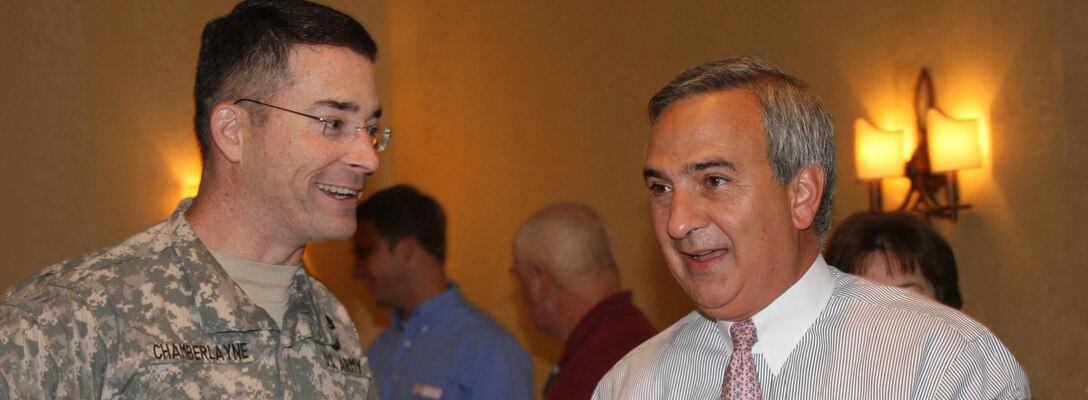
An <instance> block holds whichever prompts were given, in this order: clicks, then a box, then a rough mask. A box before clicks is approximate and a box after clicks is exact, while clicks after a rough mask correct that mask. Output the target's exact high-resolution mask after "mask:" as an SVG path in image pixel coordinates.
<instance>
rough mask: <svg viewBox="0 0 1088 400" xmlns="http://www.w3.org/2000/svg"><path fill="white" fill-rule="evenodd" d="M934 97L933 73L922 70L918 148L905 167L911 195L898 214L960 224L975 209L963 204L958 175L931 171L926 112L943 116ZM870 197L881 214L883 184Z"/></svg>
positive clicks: (917, 94)
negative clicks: (964, 214)
mask: <svg viewBox="0 0 1088 400" xmlns="http://www.w3.org/2000/svg"><path fill="white" fill-rule="evenodd" d="M934 97H935V94H934V90H933V81H932V80H931V79H930V77H929V71H927V70H925V69H922V72H921V73H920V74H919V75H918V83H917V84H916V85H915V87H914V113H915V122H916V126H915V127H916V129H917V130H916V132H918V147H917V148H916V149H915V150H914V154H913V155H912V156H911V158H910V161H908V162H907V164H906V166H905V167H904V168H905V169H904V172H905V175H906V177H907V178H909V179H910V191H908V192H907V196H906V198H904V199H903V203H902V204H900V205H899V209H898V210H899V211H907V212H911V213H915V214H917V215H919V216H923V217H925V218H926V220H929V219H931V218H934V217H936V218H946V219H949V220H951V221H952V222H956V221H957V220H958V219H959V212H960V210H965V209H969V208H971V205H970V204H961V203H960V202H959V201H960V199H959V182H958V179H957V178H956V171H950V172H946V173H934V172H932V168H931V167H930V165H931V164H930V160H929V133H928V126H927V121H926V111H927V110H929V109H931V108H932V109H936V110H937V111H938V112H941V111H940V109H939V108H937V104H936V101H935V100H934ZM941 113H942V114H943V112H941ZM942 194H943V195H942ZM869 196H870V197H869V199H870V208H872V209H873V210H874V211H879V210H880V209H881V205H882V204H883V203H882V199H881V195H880V181H879V180H878V181H875V182H870V186H869Z"/></svg>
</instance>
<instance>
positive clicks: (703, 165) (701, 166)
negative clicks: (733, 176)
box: [684, 159, 737, 172]
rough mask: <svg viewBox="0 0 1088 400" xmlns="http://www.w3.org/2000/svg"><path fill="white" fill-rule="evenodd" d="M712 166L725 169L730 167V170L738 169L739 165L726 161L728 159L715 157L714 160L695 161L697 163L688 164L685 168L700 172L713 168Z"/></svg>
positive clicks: (689, 170)
mask: <svg viewBox="0 0 1088 400" xmlns="http://www.w3.org/2000/svg"><path fill="white" fill-rule="evenodd" d="M712 168H725V169H728V170H732V171H736V170H737V165H736V164H733V163H731V162H729V161H726V160H722V159H714V160H709V161H703V162H698V163H695V164H691V165H688V166H687V168H684V169H685V170H686V171H688V172H699V171H705V170H708V169H712Z"/></svg>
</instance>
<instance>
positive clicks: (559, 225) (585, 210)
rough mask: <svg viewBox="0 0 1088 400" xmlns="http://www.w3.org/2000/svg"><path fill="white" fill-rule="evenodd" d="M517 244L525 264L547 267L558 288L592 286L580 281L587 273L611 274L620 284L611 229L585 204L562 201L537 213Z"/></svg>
mask: <svg viewBox="0 0 1088 400" xmlns="http://www.w3.org/2000/svg"><path fill="white" fill-rule="evenodd" d="M514 243H515V246H516V252H517V256H518V257H523V259H522V261H527V262H530V263H533V264H536V265H542V266H547V268H548V269H549V270H550V271H551V273H552V274H553V275H555V278H556V280H557V282H556V284H558V285H561V286H567V285H574V284H578V283H590V282H588V281H587V280H583V279H579V278H580V277H583V276H585V274H595V275H598V276H601V275H602V274H603V275H609V276H611V277H610V278H609V281H610V282H611V283H615V285H616V286H617V287H618V285H619V272H618V271H617V269H616V261H615V260H614V259H613V257H612V248H611V246H610V245H609V238H608V230H607V228H606V227H605V225H604V222H603V221H602V220H601V217H600V215H598V214H597V212H596V211H593V209H590V208H589V207H586V206H584V205H582V204H579V203H574V202H562V203H557V204H554V205H551V206H548V207H546V208H544V209H542V210H540V211H538V212H537V213H536V214H533V216H532V217H530V218H529V219H528V220H526V221H525V223H524V224H523V225H522V228H521V231H520V232H518V235H517V238H516V239H515V242H514ZM594 281H598V282H599V279H594ZM617 290H618V289H617Z"/></svg>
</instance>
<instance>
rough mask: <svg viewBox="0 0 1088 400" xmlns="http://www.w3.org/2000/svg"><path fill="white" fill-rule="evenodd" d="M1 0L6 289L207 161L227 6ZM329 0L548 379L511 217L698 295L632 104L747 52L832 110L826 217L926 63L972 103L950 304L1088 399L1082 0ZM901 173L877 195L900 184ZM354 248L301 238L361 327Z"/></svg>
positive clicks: (642, 286) (416, 168) (159, 213)
mask: <svg viewBox="0 0 1088 400" xmlns="http://www.w3.org/2000/svg"><path fill="white" fill-rule="evenodd" d="M0 1H2V2H3V4H2V7H0V8H3V9H4V12H3V13H0V54H3V55H4V57H3V61H0V141H2V142H0V143H2V146H0V162H2V163H3V164H0V165H2V166H3V167H2V168H0V174H3V178H2V179H3V180H2V182H3V183H4V184H5V186H7V187H8V190H7V191H6V195H5V196H3V198H2V200H0V202H2V203H0V205H2V208H3V211H2V213H0V215H2V216H3V219H2V220H0V231H2V232H3V233H2V238H0V243H2V246H4V247H3V250H4V254H7V255H8V257H9V261H7V262H6V263H5V264H6V265H5V266H4V268H3V269H2V271H3V272H2V273H0V288H3V287H7V286H10V285H11V284H13V283H15V282H16V281H18V280H20V279H22V278H24V277H26V276H28V275H29V274H31V273H32V271H34V270H36V269H38V268H40V267H42V266H44V265H46V264H48V263H52V262H55V261H59V260H61V259H64V258H67V257H71V256H75V255H78V254H80V253H82V252H85V251H88V250H91V249H93V248H96V247H100V246H104V245H106V244H109V243H111V242H114V241H116V240H119V239H122V238H123V237H125V236H127V235H128V234H131V233H133V232H135V231H137V230H139V229H141V228H142V227H144V226H147V225H149V224H151V223H153V222H155V221H157V220H160V219H162V218H164V217H165V216H166V215H167V214H168V213H169V212H170V210H172V208H173V206H174V203H175V201H176V199H177V198H178V197H179V196H180V192H181V190H182V187H183V186H184V182H185V180H186V179H188V178H189V177H192V176H195V175H196V174H198V173H199V171H198V169H199V166H198V165H197V163H198V162H197V158H198V157H197V152H196V146H195V144H194V141H193V139H192V134H191V131H192V130H191V115H192V104H191V103H192V100H191V86H192V79H193V78H192V77H193V74H194V73H193V70H194V63H195V58H196V51H197V48H198V42H197V38H198V35H199V30H200V27H201V26H202V24H203V22H204V21H206V20H207V19H208V18H210V17H212V16H214V15H217V14H221V13H223V12H225V11H226V10H227V9H228V8H229V7H230V5H229V4H230V3H231V2H230V1H211V0H204V1H200V2H145V1H139V0H102V1H96V2H93V6H92V4H91V3H88V2H80V1H74V0H70V1H57V0H49V1H36V2H24V1H8V0H0ZM329 3H330V4H333V5H336V6H338V7H340V8H342V9H345V10H347V11H349V12H351V13H352V14H354V15H357V16H359V17H360V19H361V20H362V21H363V22H364V23H365V24H367V26H368V27H369V28H370V29H371V30H372V31H373V33H374V34H375V36H376V37H377V39H378V42H379V46H380V48H381V52H382V54H381V65H380V67H381V68H382V72H381V74H382V79H381V82H382V88H381V89H382V90H383V93H382V97H383V101H384V102H385V108H386V109H387V110H389V115H390V117H389V118H388V121H389V122H390V124H392V125H393V126H395V128H396V136H395V138H394V141H393V145H392V148H391V151H390V152H389V153H387V154H383V158H382V162H383V164H382V170H381V172H379V176H378V177H377V178H376V181H377V186H385V185H388V184H391V183H394V182H408V183H413V184H416V185H418V186H420V187H421V188H422V189H424V190H426V191H428V192H431V193H433V194H434V195H435V196H436V197H437V198H438V199H439V200H440V201H442V202H443V203H444V204H445V206H446V207H447V208H448V210H449V213H450V236H451V243H450V247H451V248H450V262H449V265H448V268H449V271H450V274H451V276H452V278H453V279H454V280H456V281H457V282H459V283H460V284H461V285H462V288H463V289H464V291H465V292H466V294H467V296H468V297H469V298H470V299H471V300H472V301H474V302H475V303H477V304H479V305H481V306H482V307H483V308H484V309H486V310H487V311H488V312H489V313H491V314H492V315H494V316H495V317H496V318H498V319H499V320H500V321H501V322H503V323H504V324H505V325H506V326H507V327H508V328H510V329H511V330H513V331H514V332H515V334H516V335H517V336H518V338H519V339H521V340H522V341H523V343H527V345H528V347H529V348H530V350H531V352H532V353H533V354H534V357H536V361H537V374H538V377H537V379H538V382H537V383H538V386H539V385H540V384H541V383H542V382H543V381H542V379H543V376H544V373H545V372H546V370H547V368H548V366H549V364H548V363H549V361H550V360H554V358H555V357H556V356H557V354H558V351H559V345H558V344H556V343H553V342H551V341H549V340H548V339H546V338H544V337H542V336H540V335H539V334H536V333H534V332H533V330H532V329H531V327H530V326H529V324H528V323H527V322H526V321H525V320H524V319H523V318H522V317H520V315H521V313H520V309H519V308H518V307H519V306H518V305H517V303H516V302H515V301H514V299H516V297H515V296H516V292H515V291H514V283H513V281H512V277H511V276H510V274H509V272H508V269H509V265H510V239H511V237H512V236H513V234H514V232H515V231H516V229H517V227H518V225H519V223H520V221H521V220H522V219H524V218H525V217H527V216H528V215H529V214H531V213H532V212H533V211H534V210H536V209H537V208H539V207H541V206H543V205H545V204H548V203H551V202H554V201H559V200H564V199H572V200H579V201H583V202H585V203H588V204H590V205H591V206H594V207H596V208H598V209H599V210H600V211H601V213H602V214H603V216H604V218H605V219H606V220H607V222H608V223H609V224H610V225H611V230H612V233H613V244H614V246H615V251H616V253H617V257H618V259H619V262H620V264H621V266H622V268H623V274H624V276H623V279H624V283H625V284H626V285H628V286H630V287H632V288H634V290H635V298H636V302H637V303H639V304H640V305H641V306H642V307H643V308H644V309H645V310H646V311H647V313H648V314H650V316H651V318H652V319H653V320H654V322H655V323H656V324H657V325H658V326H659V327H664V326H667V325H668V324H670V323H671V322H672V321H674V320H675V319H676V318H678V317H679V316H680V315H682V314H683V313H685V312H686V311H687V310H689V309H690V308H691V306H690V304H689V303H688V301H687V300H686V297H684V295H683V293H682V292H680V290H679V289H678V287H677V285H676V284H675V283H674V282H673V280H672V278H671V276H670V275H669V274H668V272H667V271H665V268H664V266H663V265H662V262H661V260H660V254H659V250H658V249H657V245H656V243H655V240H654V238H653V233H652V229H651V226H650V222H649V215H648V207H647V201H646V194H645V189H644V188H643V185H642V182H641V178H640V169H641V157H642V148H643V145H644V138H645V135H646V132H647V127H646V123H645V117H644V111H643V110H644V107H645V102H646V100H647V98H648V97H649V96H650V95H651V94H653V92H654V91H655V90H656V89H657V88H659V87H660V86H661V85H663V84H664V83H665V82H666V81H667V80H669V79H671V78H672V77H673V76H674V75H675V74H676V73H677V72H679V71H680V70H681V69H683V68H685V67H687V66H690V65H694V64H697V63H700V62H703V61H708V60H711V59H717V58H722V57H725V56H729V55H740V54H758V55H764V56H766V57H767V58H769V59H770V60H772V61H775V62H777V63H778V64H780V65H781V66H782V67H784V68H785V69H786V70H788V71H791V72H793V73H794V74H796V75H798V76H800V77H802V78H803V79H805V80H808V81H809V82H810V83H811V84H812V86H813V87H814V89H815V90H816V92H817V93H818V94H820V95H821V97H823V99H824V100H825V102H826V103H827V105H828V108H830V110H831V111H832V113H833V114H834V115H835V122H836V125H837V126H838V130H837V132H838V145H839V156H840V163H839V167H840V172H839V179H840V182H839V185H838V188H837V193H838V203H837V206H836V208H835V213H836V218H837V219H841V218H843V217H845V216H847V215H849V214H850V213H853V212H856V211H860V210H862V209H864V208H865V207H866V205H865V204H866V198H865V190H864V187H863V186H862V185H861V184H859V183H857V182H856V180H855V179H854V162H853V155H852V152H853V150H852V149H853V134H852V126H853V121H854V119H856V118H859V117H868V118H870V119H871V120H873V121H874V122H877V123H879V124H884V125H890V124H903V125H905V124H908V123H910V121H911V120H910V112H911V109H910V107H911V95H912V91H913V84H914V79H915V77H916V75H917V73H918V70H919V69H920V68H922V67H929V68H930V71H931V73H932V75H933V79H934V83H935V85H936V90H937V95H938V98H937V101H938V103H939V104H940V105H941V106H942V107H944V108H945V109H946V111H948V112H949V113H950V114H953V115H956V116H960V117H968V116H970V117H980V118H982V121H983V124H982V125H983V131H984V132H983V133H984V136H985V138H986V139H985V141H984V146H985V149H984V165H983V167H982V168H980V169H978V170H974V171H968V172H965V173H963V174H962V175H961V181H962V185H963V189H964V193H963V197H964V199H965V201H967V202H969V203H971V204H973V206H974V208H972V209H971V210H969V211H967V212H966V213H965V214H964V215H963V218H962V220H961V221H960V222H959V223H958V224H956V225H951V224H948V223H947V222H943V221H942V222H936V223H935V226H936V227H937V228H938V229H939V230H940V231H941V232H942V233H943V234H945V235H946V237H948V238H949V240H950V242H951V243H952V245H953V248H954V249H955V251H956V254H957V258H958V260H959V262H960V267H961V279H962V286H963V291H964V297H965V299H966V303H967V305H966V307H965V311H966V312H968V313H969V314H971V315H973V316H975V317H976V318H978V319H979V320H981V321H983V322H984V323H986V324H987V325H988V326H990V327H991V328H992V329H993V330H994V331H995V332H996V333H997V334H998V335H999V336H1000V337H1001V338H1003V339H1004V340H1005V342H1006V343H1007V344H1008V346H1009V347H1010V348H1011V349H1012V351H1013V353H1014V354H1015V355H1016V356H1017V358H1018V359H1019V360H1020V362H1021V363H1022V364H1023V365H1024V368H1025V369H1026V370H1027V371H1028V374H1029V376H1030V378H1031V380H1032V386H1033V387H1034V392H1035V395H1036V397H1039V398H1076V397H1083V396H1085V395H1086V394H1088V372H1086V371H1088V368H1086V367H1088V350H1086V347H1085V344H1084V343H1085V342H1084V338H1085V337H1086V336H1088V316H1086V315H1088V311H1086V307H1088V302H1086V300H1088V294H1086V291H1085V290H1083V289H1082V288H1081V286H1083V285H1082V284H1081V282H1084V281H1085V280H1086V279H1088V272H1086V270H1085V269H1084V268H1081V266H1082V265H1083V260H1085V259H1088V245H1086V243H1085V240H1084V238H1085V237H1088V231H1086V230H1088V228H1086V227H1085V226H1086V223H1088V214H1086V213H1085V212H1084V211H1081V206H1083V205H1084V204H1085V203H1086V201H1085V200H1088V196H1086V194H1088V189H1086V188H1085V185H1083V184H1081V183H1080V182H1079V180H1080V179H1081V178H1083V177H1085V176H1088V174H1086V172H1088V171H1086V169H1088V165H1086V162H1085V161H1084V159H1085V158H1086V157H1088V139H1086V138H1088V135H1085V134H1084V133H1085V132H1084V128H1083V127H1084V126H1088V104H1086V102H1088V95H1086V93H1088V77H1086V76H1088V47H1086V46H1085V45H1084V43H1083V38H1084V37H1088V25H1085V24H1084V23H1083V20H1084V19H1085V17H1088V5H1086V4H1085V3H1084V2H1081V1H1076V0H1065V1H1053V2H1043V1H1039V2H1001V3H1000V4H998V3H997V2H991V1H981V0H980V1H963V2H955V4H954V5H946V4H945V2H939V1H922V2H896V1H888V2H871V1H840V2H835V3H834V4H833V5H826V4H828V2H808V1H781V2H752V1H705V2H688V3H686V4H685V5H684V6H683V7H677V6H675V5H674V2H666V1H642V2H637V3H633V2H619V1H611V2H609V1H599V2H582V1H556V2H509V1H476V2H436V1H422V0H417V1H408V0H398V1H390V2H383V1H378V0H375V1H364V2H351V1H347V0H341V1H335V2H334V1H330V2H329ZM465 3H470V4H465ZM891 186H892V187H891V188H890V190H889V192H888V193H887V196H888V197H889V198H891V197H894V196H896V195H897V193H899V192H902V184H901V183H899V184H898V185H897V184H892V185H891ZM891 201H892V200H890V199H889V202H891ZM348 248H349V246H348V245H347V243H343V242H341V243H330V244H322V245H317V246H313V247H312V248H311V249H310V251H309V252H308V253H307V259H308V261H309V263H310V264H311V265H312V266H313V267H314V269H315V270H316V274H317V275H318V276H319V277H321V278H322V279H323V280H325V281H326V282H328V283H329V284H330V286H331V287H332V288H333V289H334V290H335V291H336V292H337V293H338V294H339V295H340V296H341V297H342V298H344V301H345V303H347V304H348V306H349V307H350V308H351V309H352V311H353V313H354V314H355V316H356V320H357V322H358V323H359V325H360V327H361V329H362V330H363V335H364V341H369V339H370V338H372V337H373V336H374V335H375V334H376V333H377V330H378V329H379V328H380V325H381V324H384V323H385V321H386V319H387V314H386V313H384V312H382V311H378V310H373V309H369V308H368V305H367V304H368V300H367V299H366V298H365V297H364V296H363V295H362V294H361V285H359V284H358V283H356V282H353V281H352V280H351V279H350V276H351V272H350V263H351V256H350V255H349V253H348Z"/></svg>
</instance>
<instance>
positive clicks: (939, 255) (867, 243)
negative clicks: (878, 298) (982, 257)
mask: <svg viewBox="0 0 1088 400" xmlns="http://www.w3.org/2000/svg"><path fill="white" fill-rule="evenodd" d="M871 253H879V254H884V255H885V256H887V257H889V258H890V259H891V260H894V261H895V262H894V263H889V266H888V267H889V268H891V267H892V266H891V264H898V266H899V269H900V270H901V271H902V272H903V273H907V274H913V273H914V271H915V269H916V268H921V269H922V276H924V277H925V278H926V280H928V281H929V283H931V284H933V289H934V291H935V292H936V294H937V300H938V301H940V302H941V303H944V304H947V305H949V306H951V307H954V308H961V307H963V298H962V297H961V296H960V286H959V278H958V277H957V275H956V257H955V256H953V255H952V247H951V246H949V245H948V242H946V241H945V240H944V239H943V238H941V235H939V234H938V233H937V232H936V231H934V230H933V228H931V227H930V226H929V225H928V224H926V223H925V222H924V221H922V220H921V219H919V218H918V217H916V216H914V215H911V214H908V213H880V212H864V213H858V214H854V215H852V216H850V217H849V218H847V219H846V220H845V221H843V222H842V224H840V225H839V227H838V228H837V229H836V230H835V233H834V234H832V235H831V240H830V241H829V242H828V245H827V250H826V251H824V255H825V256H826V257H827V262H828V264H831V265H833V266H835V267H837V268H839V269H840V270H842V271H843V272H847V273H851V274H863V273H865V270H864V268H865V267H864V266H863V265H862V264H863V263H862V262H863V261H864V260H865V258H866V257H867V256H868V255H869V254H871ZM889 272H892V271H889Z"/></svg>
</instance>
